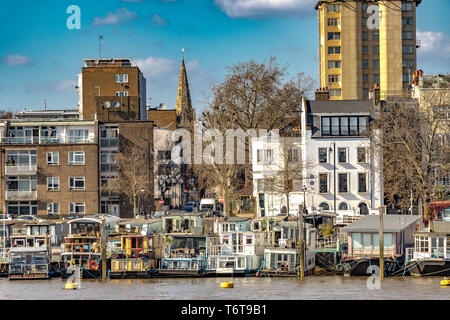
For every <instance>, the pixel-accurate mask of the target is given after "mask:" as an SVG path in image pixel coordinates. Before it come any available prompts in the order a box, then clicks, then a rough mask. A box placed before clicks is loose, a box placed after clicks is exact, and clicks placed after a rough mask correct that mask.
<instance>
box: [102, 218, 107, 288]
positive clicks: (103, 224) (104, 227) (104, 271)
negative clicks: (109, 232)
mask: <svg viewBox="0 0 450 320" xmlns="http://www.w3.org/2000/svg"><path fill="white" fill-rule="evenodd" d="M101 233H102V281H106V222H105V215H102V232H101Z"/></svg>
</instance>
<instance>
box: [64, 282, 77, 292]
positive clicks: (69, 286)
mask: <svg viewBox="0 0 450 320" xmlns="http://www.w3.org/2000/svg"><path fill="white" fill-rule="evenodd" d="M65 289H66V290H72V289H78V283H76V282H73V283H66V287H65Z"/></svg>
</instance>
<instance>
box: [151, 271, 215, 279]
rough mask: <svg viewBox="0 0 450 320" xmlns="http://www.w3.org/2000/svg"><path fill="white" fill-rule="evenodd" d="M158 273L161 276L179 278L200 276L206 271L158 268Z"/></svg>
mask: <svg viewBox="0 0 450 320" xmlns="http://www.w3.org/2000/svg"><path fill="white" fill-rule="evenodd" d="M158 275H159V276H160V277H162V278H181V277H188V278H196V277H202V276H204V275H206V273H205V272H203V271H202V270H167V269H160V270H159V271H158Z"/></svg>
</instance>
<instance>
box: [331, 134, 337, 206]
mask: <svg viewBox="0 0 450 320" xmlns="http://www.w3.org/2000/svg"><path fill="white" fill-rule="evenodd" d="M330 153H333V158H334V159H333V184H334V192H333V198H334V214H336V142H333V148H331V147H330Z"/></svg>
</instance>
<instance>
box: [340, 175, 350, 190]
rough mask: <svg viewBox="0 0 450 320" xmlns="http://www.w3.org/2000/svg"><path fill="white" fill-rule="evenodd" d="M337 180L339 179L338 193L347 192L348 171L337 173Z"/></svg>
mask: <svg viewBox="0 0 450 320" xmlns="http://www.w3.org/2000/svg"><path fill="white" fill-rule="evenodd" d="M338 181H339V193H347V192H348V173H339V174H338Z"/></svg>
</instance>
